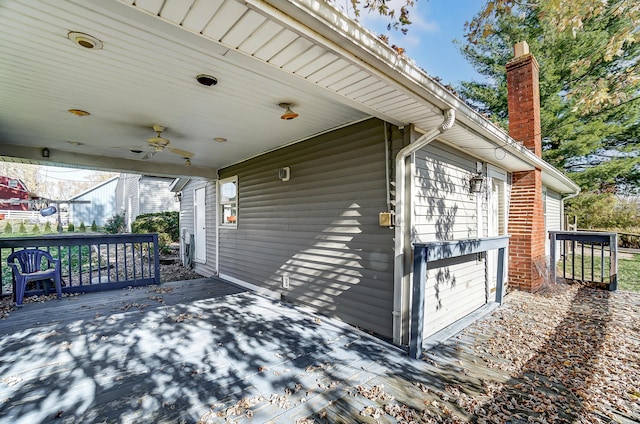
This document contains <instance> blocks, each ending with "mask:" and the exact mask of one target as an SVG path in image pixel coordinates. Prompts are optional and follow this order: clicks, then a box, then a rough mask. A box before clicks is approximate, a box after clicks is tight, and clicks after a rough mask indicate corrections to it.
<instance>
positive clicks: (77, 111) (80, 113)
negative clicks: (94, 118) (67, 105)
mask: <svg viewBox="0 0 640 424" xmlns="http://www.w3.org/2000/svg"><path fill="white" fill-rule="evenodd" d="M68 112H69V113H73V114H74V115H76V116H89V115H91V114H90V113H89V112H87V111H86V110H82V109H69V110H68Z"/></svg>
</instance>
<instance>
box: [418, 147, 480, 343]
mask: <svg viewBox="0 0 640 424" xmlns="http://www.w3.org/2000/svg"><path fill="white" fill-rule="evenodd" d="M414 164H415V165H414V169H415V171H414V172H415V177H414V185H413V187H412V190H413V198H414V202H415V210H414V217H413V222H414V225H413V232H414V239H415V240H416V241H418V242H429V241H440V240H459V239H468V238H476V237H477V236H478V222H479V219H480V220H482V222H484V223H485V224H484V225H485V226H486V218H485V217H478V209H477V203H476V195H473V194H470V193H469V179H470V178H471V175H472V174H473V173H475V172H476V160H475V159H474V158H471V157H469V156H466V155H464V154H463V153H461V152H458V151H456V150H454V149H452V148H450V147H448V146H446V145H444V144H442V143H439V142H432V143H431V144H429V145H427V146H426V147H424V148H423V149H421V150H419V151H418V152H417V153H416V154H415V158H414ZM480 196H482V197H483V198H484V199H486V196H484V195H482V194H480ZM482 202H483V203H484V202H485V200H482ZM480 209H481V211H483V213H486V210H487V208H486V206H484V204H483V207H481V208H480ZM485 228H486V227H485ZM486 284H487V278H486V269H485V255H484V254H483V255H480V256H478V255H467V256H462V257H458V258H451V259H447V260H441V261H435V262H430V263H429V264H428V270H427V281H426V290H425V314H424V317H425V326H424V333H423V336H424V337H428V336H429V335H431V334H433V333H435V332H437V331H439V330H441V329H443V328H444V327H446V326H447V325H449V324H451V323H453V322H455V321H456V320H458V319H460V318H462V317H464V316H465V315H467V314H469V313H470V312H473V311H474V310H476V309H478V308H479V307H481V306H483V305H484V304H485V303H486V300H487V298H486V290H487V286H486Z"/></svg>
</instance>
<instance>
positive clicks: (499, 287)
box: [496, 247, 506, 305]
mask: <svg viewBox="0 0 640 424" xmlns="http://www.w3.org/2000/svg"><path fill="white" fill-rule="evenodd" d="M505 255H506V249H505V248H504V247H501V248H499V249H498V275H497V277H496V302H498V303H499V304H500V305H502V302H503V301H504V258H505Z"/></svg>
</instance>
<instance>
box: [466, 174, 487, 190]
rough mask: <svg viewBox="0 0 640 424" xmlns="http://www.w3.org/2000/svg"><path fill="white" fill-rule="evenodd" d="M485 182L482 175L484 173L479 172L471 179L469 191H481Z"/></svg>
mask: <svg viewBox="0 0 640 424" xmlns="http://www.w3.org/2000/svg"><path fill="white" fill-rule="evenodd" d="M483 182H484V178H483V177H482V173H480V172H478V173H477V174H474V175H473V176H472V177H471V179H470V180H469V191H470V192H471V193H481V192H482V184H483Z"/></svg>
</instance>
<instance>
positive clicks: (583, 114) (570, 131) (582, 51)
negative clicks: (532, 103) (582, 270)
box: [458, 0, 640, 193]
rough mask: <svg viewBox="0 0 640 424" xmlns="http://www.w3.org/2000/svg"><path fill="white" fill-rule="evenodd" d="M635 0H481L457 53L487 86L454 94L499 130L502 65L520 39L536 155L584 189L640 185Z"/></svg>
mask: <svg viewBox="0 0 640 424" xmlns="http://www.w3.org/2000/svg"><path fill="white" fill-rule="evenodd" d="M638 28H640V3H638V2H635V1H632V0H612V1H608V2H605V1H603V0H575V1H572V2H558V1H556V0H532V1H529V2H527V3H526V5H523V3H521V2H518V1H516V0H490V1H488V2H487V3H486V5H485V8H484V9H482V10H481V11H480V12H479V13H478V14H477V15H476V16H475V17H474V19H473V20H472V21H471V22H469V23H467V27H466V29H467V34H466V35H467V42H466V44H465V45H463V46H462V47H461V51H462V53H463V55H464V56H465V57H466V58H467V60H468V61H469V62H470V63H471V64H472V65H473V66H474V67H475V68H476V70H477V71H478V72H479V73H480V74H482V75H484V76H486V77H487V80H488V81H489V82H486V83H483V82H476V81H468V82H463V83H462V84H461V86H460V87H459V88H458V90H459V92H460V94H461V95H462V96H463V97H464V98H465V99H466V100H467V101H468V102H469V103H470V104H472V105H473V106H475V107H477V108H478V109H479V110H480V111H481V112H483V113H485V114H487V115H488V116H489V117H490V118H491V119H493V120H494V121H495V122H497V123H498V124H499V125H502V126H503V127H504V128H507V122H508V111H507V90H506V75H505V65H506V63H507V61H509V60H510V59H511V58H512V55H513V53H512V51H513V50H512V49H513V45H514V44H515V43H517V42H519V41H527V42H528V43H529V46H530V48H531V52H532V53H533V54H534V55H535V56H536V58H537V60H538V62H539V64H540V102H541V121H542V138H543V155H544V158H545V159H546V160H547V161H549V162H550V163H552V164H554V165H555V166H556V167H558V168H559V169H561V170H564V171H565V172H567V173H568V174H569V175H570V176H571V178H573V179H574V180H575V181H576V182H577V183H579V184H580V185H581V187H582V188H583V190H587V191H592V192H600V193H604V192H625V191H626V192H630V191H631V192H632V191H637V190H638V188H639V187H640V155H639V154H638V144H639V141H638V140H639V138H640V137H639V136H640V77H639V75H640V32H639V31H638Z"/></svg>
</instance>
